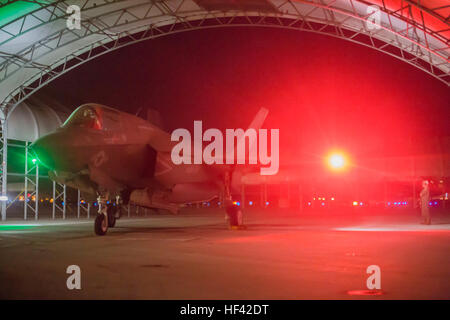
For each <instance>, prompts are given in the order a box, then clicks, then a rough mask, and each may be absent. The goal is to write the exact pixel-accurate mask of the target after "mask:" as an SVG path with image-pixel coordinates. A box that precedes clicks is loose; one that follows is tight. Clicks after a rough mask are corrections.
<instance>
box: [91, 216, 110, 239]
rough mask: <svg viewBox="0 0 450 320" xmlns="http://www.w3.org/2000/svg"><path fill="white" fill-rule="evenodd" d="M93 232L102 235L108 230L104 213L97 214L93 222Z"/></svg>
mask: <svg viewBox="0 0 450 320" xmlns="http://www.w3.org/2000/svg"><path fill="white" fill-rule="evenodd" d="M94 229H95V234H96V235H98V236H104V235H105V234H106V232H107V231H108V223H107V221H106V217H105V215H104V214H98V215H97V218H95V223H94Z"/></svg>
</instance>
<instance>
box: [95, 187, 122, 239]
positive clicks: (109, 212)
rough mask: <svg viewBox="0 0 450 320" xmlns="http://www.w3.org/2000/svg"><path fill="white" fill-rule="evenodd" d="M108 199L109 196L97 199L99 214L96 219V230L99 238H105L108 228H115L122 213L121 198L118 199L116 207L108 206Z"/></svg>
mask: <svg viewBox="0 0 450 320" xmlns="http://www.w3.org/2000/svg"><path fill="white" fill-rule="evenodd" d="M108 198H109V197H108V195H107V196H99V197H98V198H97V202H98V214H97V217H96V218H95V223H94V230H95V234H97V235H99V236H104V235H105V234H106V232H107V231H108V228H114V226H115V225H116V220H117V219H120V216H121V212H122V210H121V205H122V204H121V201H120V197H116V202H115V205H112V204H108Z"/></svg>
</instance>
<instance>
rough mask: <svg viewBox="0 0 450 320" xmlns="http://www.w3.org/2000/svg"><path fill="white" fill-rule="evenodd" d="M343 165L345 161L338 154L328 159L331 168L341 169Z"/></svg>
mask: <svg viewBox="0 0 450 320" xmlns="http://www.w3.org/2000/svg"><path fill="white" fill-rule="evenodd" d="M344 164H345V160H344V157H343V156H341V155H339V154H335V155H332V156H331V157H330V165H331V166H332V167H333V168H342V167H343V166H344Z"/></svg>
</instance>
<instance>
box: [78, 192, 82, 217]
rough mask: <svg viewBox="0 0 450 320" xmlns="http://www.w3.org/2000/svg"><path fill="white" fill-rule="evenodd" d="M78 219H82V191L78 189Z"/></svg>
mask: <svg viewBox="0 0 450 320" xmlns="http://www.w3.org/2000/svg"><path fill="white" fill-rule="evenodd" d="M77 199H78V201H77V219H80V211H81V191H80V189H78V197H77Z"/></svg>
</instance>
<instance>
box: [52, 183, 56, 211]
mask: <svg viewBox="0 0 450 320" xmlns="http://www.w3.org/2000/svg"><path fill="white" fill-rule="evenodd" d="M55 198H56V182H55V181H53V196H52V199H53V203H52V205H53V206H52V219H53V220H54V219H55V214H56V203H55V201H56V199H55Z"/></svg>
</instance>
